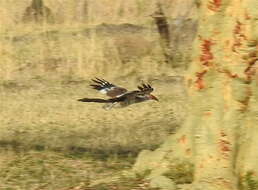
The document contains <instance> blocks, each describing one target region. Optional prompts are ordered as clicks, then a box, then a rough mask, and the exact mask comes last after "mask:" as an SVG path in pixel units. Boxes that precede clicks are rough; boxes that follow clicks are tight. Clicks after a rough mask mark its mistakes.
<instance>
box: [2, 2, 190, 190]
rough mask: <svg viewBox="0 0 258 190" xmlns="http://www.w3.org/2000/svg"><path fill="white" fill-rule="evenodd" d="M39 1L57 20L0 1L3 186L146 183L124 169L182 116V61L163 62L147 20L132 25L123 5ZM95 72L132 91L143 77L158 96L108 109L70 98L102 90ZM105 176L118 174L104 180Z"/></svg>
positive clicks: (21, 5)
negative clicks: (83, 13)
mask: <svg viewBox="0 0 258 190" xmlns="http://www.w3.org/2000/svg"><path fill="white" fill-rule="evenodd" d="M46 2H47V5H48V6H49V7H51V8H53V12H54V13H55V16H56V17H57V20H58V19H59V20H58V22H57V23H55V24H47V23H43V24H37V23H26V24H25V23H22V22H21V17H22V14H23V11H24V10H25V8H26V6H28V5H29V1H26V0H21V1H14V0H13V1H12V0H8V1H1V2H0V7H1V8H0V16H1V21H0V24H1V28H0V57H1V59H0V107H1V109H0V181H1V183H0V189H6V190H7V189H8V190H12V189H15V190H16V189H21V190H34V189H46V190H51V189H53V190H61V189H89V190H95V189H96V190H97V189H99V190H100V189H101V190H103V189H121V190H127V189H128V190H129V189H133V188H134V189H150V188H149V187H148V183H147V182H145V181H144V180H143V179H142V176H134V178H132V177H131V178H130V177H128V176H127V175H124V174H123V171H124V170H128V169H129V168H130V166H131V165H132V164H133V161H134V159H135V157H136V155H137V153H138V152H139V151H141V150H143V149H154V148H156V147H157V146H158V145H160V144H161V143H162V142H163V140H164V139H165V138H166V137H167V136H168V135H170V134H172V133H174V132H175V131H176V129H177V127H179V126H180V123H181V122H182V121H183V118H184V110H185V105H184V98H185V97H184V94H185V93H184V90H183V88H182V84H183V83H182V78H181V77H180V75H181V74H182V68H181V67H178V68H177V69H173V68H172V67H171V66H170V65H167V64H166V63H164V60H163V56H162V53H161V51H162V50H161V48H160V46H159V43H158V34H157V32H156V31H155V27H154V26H153V25H152V24H148V23H151V21H150V20H148V19H147V20H144V19H141V20H138V23H136V24H139V25H132V23H133V24H135V23H134V22H131V21H130V19H131V20H134V18H133V16H134V15H131V17H132V18H130V16H128V15H130V14H129V13H130V12H128V11H127V12H126V10H124V11H125V12H124V16H123V17H122V18H123V19H121V20H117V19H118V18H120V17H118V16H117V15H116V14H113V16H111V15H107V16H102V17H96V19H95V20H94V19H92V20H91V21H92V22H89V23H87V24H84V23H81V22H79V21H76V22H71V21H72V19H75V16H76V15H74V14H72V13H74V12H76V11H74V9H73V8H74V7H73V6H75V5H73V4H72V3H71V5H70V4H69V3H68V2H67V5H66V6H64V7H65V8H64V9H62V11H60V12H58V11H57V10H58V7H57V6H56V5H61V4H62V3H60V2H61V1H60V2H59V1H58V2H59V4H58V3H56V4H55V3H54V1H46ZM55 2H56V1H55ZM117 2H118V1H117ZM139 2H143V1H139ZM100 5H102V4H97V3H96V4H94V6H100ZM116 5H117V6H118V5H120V4H119V3H118V4H116ZM150 5H151V4H150ZM123 6H127V5H123ZM138 6H139V7H138V8H139V10H145V9H146V10H148V7H144V4H138ZM111 7H112V6H111V5H110V7H109V8H111ZM113 8H114V9H115V7H113ZM117 9H118V8H117ZM117 9H115V10H117ZM137 10H138V9H137ZM139 10H138V11H139ZM72 11H74V12H72ZM93 11H94V9H93ZM58 13H60V14H64V13H66V14H64V15H65V17H62V16H60V15H59V17H58ZM69 13H71V14H69ZM132 13H133V14H136V13H137V12H132ZM96 14H97V13H96ZM121 14H122V13H121ZM79 16H80V15H79ZM77 17H78V15H77ZM77 17H76V18H77ZM108 17H109V19H108ZM2 18H4V19H2ZM61 18H62V19H63V20H62V19H61ZM79 18H80V19H81V17H79ZM90 18H91V17H90ZM97 18H98V19H99V20H101V18H105V19H108V20H109V21H112V23H111V24H101V23H103V22H106V20H105V19H104V20H101V21H99V20H98V19H97ZM125 18H128V20H126V19H125ZM140 18H145V17H140ZM80 19H79V20H80ZM114 23H116V24H114ZM128 23H131V24H128ZM184 61H187V60H184V59H183V58H180V60H179V62H180V63H184ZM92 77H101V78H105V79H106V80H109V81H110V82H113V83H115V84H118V85H121V86H124V87H127V88H128V89H131V90H134V89H135V88H136V86H137V84H139V83H140V82H141V81H146V82H150V83H151V84H152V85H153V87H154V88H155V91H154V93H153V94H155V95H156V96H157V97H158V98H159V99H160V102H151V101H150V102H146V103H142V104H138V105H132V106H129V107H127V108H124V109H113V110H109V111H106V110H104V109H102V105H99V104H86V103H81V102H78V101H76V100H77V99H78V98H83V97H95V96H98V97H103V96H102V95H101V94H98V93H97V92H95V91H94V90H93V89H91V88H89V86H88V85H89V82H90V79H91V78H92ZM110 176H120V177H119V180H118V181H119V182H112V181H111V182H108V184H107V185H103V184H102V182H101V180H104V179H106V178H108V177H110ZM115 181H116V180H115ZM101 184H102V185H101ZM94 185H95V186H94Z"/></svg>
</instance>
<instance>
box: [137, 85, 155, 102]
mask: <svg viewBox="0 0 258 190" xmlns="http://www.w3.org/2000/svg"><path fill="white" fill-rule="evenodd" d="M138 89H139V90H140V91H141V92H142V93H143V94H145V97H147V98H148V99H149V100H155V101H159V99H158V98H157V97H156V96H154V95H152V94H151V92H152V91H153V90H154V89H153V88H152V87H151V85H149V84H144V83H142V85H141V86H138Z"/></svg>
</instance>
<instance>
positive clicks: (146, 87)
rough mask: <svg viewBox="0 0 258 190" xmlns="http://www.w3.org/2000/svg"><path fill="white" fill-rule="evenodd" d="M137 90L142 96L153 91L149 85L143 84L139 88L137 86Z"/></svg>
mask: <svg viewBox="0 0 258 190" xmlns="http://www.w3.org/2000/svg"><path fill="white" fill-rule="evenodd" d="M138 89H139V90H140V92H142V93H144V94H150V93H151V92H152V91H153V90H154V89H153V88H152V87H151V85H149V84H144V83H142V84H141V86H140V85H139V86H138Z"/></svg>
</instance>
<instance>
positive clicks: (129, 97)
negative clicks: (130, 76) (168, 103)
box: [78, 78, 159, 109]
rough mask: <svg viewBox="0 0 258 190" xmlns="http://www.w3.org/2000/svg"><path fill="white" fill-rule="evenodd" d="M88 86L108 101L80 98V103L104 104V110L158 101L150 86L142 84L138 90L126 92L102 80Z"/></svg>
mask: <svg viewBox="0 0 258 190" xmlns="http://www.w3.org/2000/svg"><path fill="white" fill-rule="evenodd" d="M92 82H93V83H92V84H90V86H91V87H92V88H93V89H95V90H98V91H99V92H101V93H103V94H106V95H107V96H108V97H110V98H109V99H100V98H82V99H78V101H80V102H96V103H105V105H104V106H103V108H104V109H111V108H113V107H126V106H129V105H131V104H135V103H140V102H144V101H147V100H155V101H159V100H158V98H157V97H155V96H154V95H152V94H151V92H152V91H153V90H154V89H153V88H152V87H151V85H149V84H145V83H142V84H141V85H139V86H138V90H134V91H128V90H127V89H125V88H122V87H119V86H116V85H114V84H112V83H110V82H108V81H106V80H104V79H99V78H96V79H92Z"/></svg>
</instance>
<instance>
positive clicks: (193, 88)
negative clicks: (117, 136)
mask: <svg viewBox="0 0 258 190" xmlns="http://www.w3.org/2000/svg"><path fill="white" fill-rule="evenodd" d="M197 6H198V13H199V28H198V35H197V38H196V40H195V43H194V50H193V56H192V59H193V61H192V63H191V65H190V67H189V69H188V72H187V76H186V88H187V89H188V97H189V98H188V102H189V112H188V117H187V118H186V121H185V124H184V125H183V126H182V128H181V129H180V131H178V133H177V134H176V135H174V136H171V137H170V138H169V139H168V140H167V141H166V142H165V143H164V144H163V145H162V146H161V148H159V149H158V150H156V151H154V152H149V151H144V152H143V153H141V154H140V155H139V158H138V161H137V162H136V164H135V167H134V171H136V172H143V171H146V170H150V171H151V173H150V175H149V178H150V179H151V180H154V179H155V178H156V177H157V176H160V175H163V176H167V175H166V174H167V173H168V171H169V170H170V169H171V167H170V166H171V163H172V162H174V161H175V160H179V159H180V160H182V159H183V160H188V161H189V162H191V163H193V165H194V171H193V175H194V180H193V181H192V184H191V186H190V187H188V188H189V189H191V190H192V189H194V190H197V189H205V190H224V189H225V190H237V189H240V188H241V189H258V183H257V182H258V177H257V176H258V164H257V162H258V148H257V147H258V122H257V121H258V75H257V72H256V70H257V64H258V23H257V19H258V11H257V9H258V1H257V0H203V1H199V2H198V3H197ZM171 181H172V180H171ZM160 187H162V188H163V189H166V188H165V187H164V186H162V184H160Z"/></svg>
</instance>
